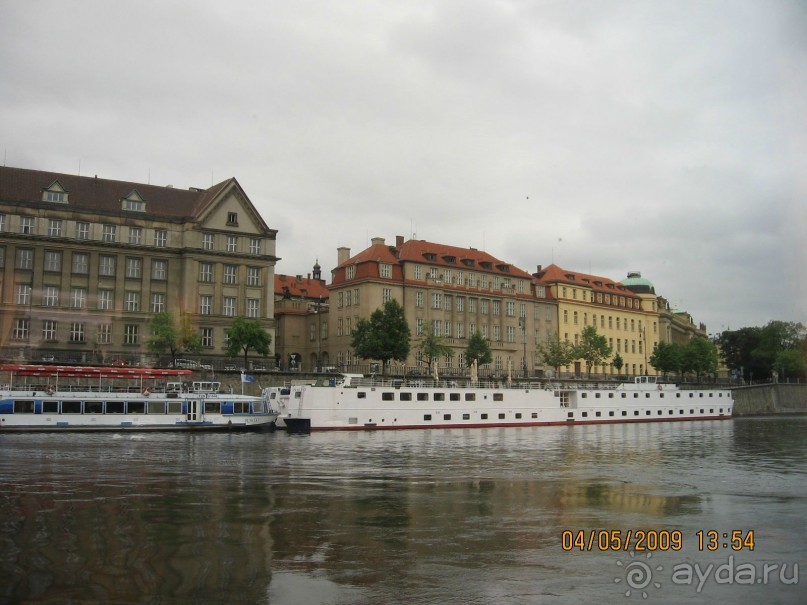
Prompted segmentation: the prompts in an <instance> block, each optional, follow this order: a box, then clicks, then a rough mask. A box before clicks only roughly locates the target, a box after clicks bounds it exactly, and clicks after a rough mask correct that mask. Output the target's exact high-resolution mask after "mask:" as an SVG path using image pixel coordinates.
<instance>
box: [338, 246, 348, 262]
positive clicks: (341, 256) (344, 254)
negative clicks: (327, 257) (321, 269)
mask: <svg viewBox="0 0 807 605" xmlns="http://www.w3.org/2000/svg"><path fill="white" fill-rule="evenodd" d="M349 258H350V248H346V247H345V246H342V247H340V248H337V249H336V266H337V267H338V266H339V265H344V264H345V263H346V262H347V259H349Z"/></svg>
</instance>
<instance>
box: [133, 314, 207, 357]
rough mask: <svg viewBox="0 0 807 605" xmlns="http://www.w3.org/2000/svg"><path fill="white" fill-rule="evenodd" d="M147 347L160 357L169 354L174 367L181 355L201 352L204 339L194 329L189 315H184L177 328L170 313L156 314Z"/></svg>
mask: <svg viewBox="0 0 807 605" xmlns="http://www.w3.org/2000/svg"><path fill="white" fill-rule="evenodd" d="M146 347H147V348H148V350H149V351H151V352H152V353H157V354H158V355H159V354H164V353H168V354H169V355H170V356H171V365H174V362H175V361H176V358H177V355H178V354H179V353H181V352H185V353H198V352H199V351H201V350H202V339H201V338H200V337H199V334H198V333H197V332H196V331H195V330H194V329H193V326H192V325H191V322H190V317H188V315H187V314H183V315H182V317H181V318H180V323H179V327H177V326H176V325H175V324H174V318H173V317H172V316H171V314H170V313H156V314H155V315H154V316H153V317H152V318H151V337H150V338H149V339H148V340H146Z"/></svg>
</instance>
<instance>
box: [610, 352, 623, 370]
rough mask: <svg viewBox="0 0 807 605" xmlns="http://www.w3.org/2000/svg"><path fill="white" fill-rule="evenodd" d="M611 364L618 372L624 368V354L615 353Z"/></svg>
mask: <svg viewBox="0 0 807 605" xmlns="http://www.w3.org/2000/svg"><path fill="white" fill-rule="evenodd" d="M611 365H613V366H614V367H615V368H616V371H617V374H618V373H619V372H620V371H621V370H622V366H624V365H625V360H624V359H622V355H620V354H619V353H617V354H616V355H614V360H613V361H612V362H611Z"/></svg>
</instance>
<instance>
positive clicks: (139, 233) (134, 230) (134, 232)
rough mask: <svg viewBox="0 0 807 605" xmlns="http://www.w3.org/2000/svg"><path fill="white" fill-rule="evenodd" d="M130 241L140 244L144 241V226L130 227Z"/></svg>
mask: <svg viewBox="0 0 807 605" xmlns="http://www.w3.org/2000/svg"><path fill="white" fill-rule="evenodd" d="M129 243H130V244H136V245H140V244H142V243H143V228H142V227H129Z"/></svg>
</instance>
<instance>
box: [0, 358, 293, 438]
mask: <svg viewBox="0 0 807 605" xmlns="http://www.w3.org/2000/svg"><path fill="white" fill-rule="evenodd" d="M3 372H8V373H9V382H8V384H3V385H0V434H2V433H4V432H9V431H130V430H132V431H148V430H158V431H211V430H255V429H265V428H269V429H271V428H274V423H275V420H276V419H277V412H275V411H274V410H272V408H271V407H270V404H269V402H268V400H267V399H266V398H264V397H263V396H257V397H256V396H250V395H243V394H236V393H224V392H221V385H220V383H219V382H214V381H195V382H185V381H182V378H184V377H187V376H189V375H190V374H192V372H191V371H190V370H178V369H151V368H149V369H146V368H125V367H114V368H109V367H88V366H47V365H40V366H32V365H0V380H2V376H3V374H2V373H3ZM122 383H125V386H122Z"/></svg>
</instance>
